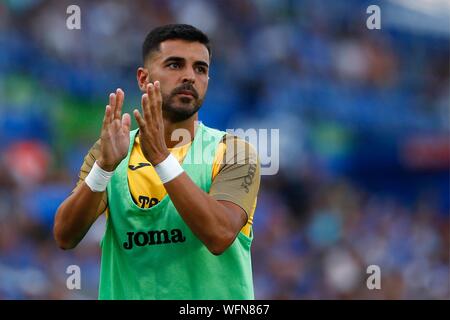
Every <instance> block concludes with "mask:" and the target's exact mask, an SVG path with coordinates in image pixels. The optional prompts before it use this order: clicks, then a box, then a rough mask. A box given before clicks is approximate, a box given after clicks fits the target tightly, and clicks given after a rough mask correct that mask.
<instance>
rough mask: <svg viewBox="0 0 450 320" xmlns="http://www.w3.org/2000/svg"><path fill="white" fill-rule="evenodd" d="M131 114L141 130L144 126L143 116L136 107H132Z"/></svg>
mask: <svg viewBox="0 0 450 320" xmlns="http://www.w3.org/2000/svg"><path fill="white" fill-rule="evenodd" d="M133 115H134V118H135V119H136V121H137V123H138V126H139V129H141V131H142V130H143V129H144V128H145V120H144V118H143V117H142V116H141V114H140V113H139V111H138V110H137V109H134V111H133Z"/></svg>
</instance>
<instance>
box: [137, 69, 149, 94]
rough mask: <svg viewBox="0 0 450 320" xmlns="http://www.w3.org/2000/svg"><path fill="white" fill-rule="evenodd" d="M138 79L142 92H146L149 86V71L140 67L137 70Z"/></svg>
mask: <svg viewBox="0 0 450 320" xmlns="http://www.w3.org/2000/svg"><path fill="white" fill-rule="evenodd" d="M136 79H137V82H138V86H139V89H141V91H142V92H146V88H147V84H148V82H149V76H148V70H147V69H146V68H142V67H139V68H138V69H137V74H136Z"/></svg>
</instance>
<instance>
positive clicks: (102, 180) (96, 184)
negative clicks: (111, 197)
mask: <svg viewBox="0 0 450 320" xmlns="http://www.w3.org/2000/svg"><path fill="white" fill-rule="evenodd" d="M113 175H114V171H106V170H104V169H102V168H100V166H99V165H98V163H97V161H96V162H94V165H93V166H92V169H91V171H89V174H88V175H87V177H86V179H84V182H85V183H86V185H87V186H88V187H89V189H91V191H92V192H103V191H105V190H106V187H107V185H108V183H109V181H110V180H111V177H112V176H113Z"/></svg>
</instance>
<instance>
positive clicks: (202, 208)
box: [164, 173, 244, 254]
mask: <svg viewBox="0 0 450 320" xmlns="http://www.w3.org/2000/svg"><path fill="white" fill-rule="evenodd" d="M164 187H165V188H166V190H167V193H168V194H169V196H170V199H171V200H172V202H173V204H174V205H175V208H176V209H177V211H178V213H179V214H180V215H181V217H182V218H183V220H184V221H185V222H186V224H187V225H188V226H189V228H190V229H191V230H192V232H193V233H194V234H195V235H196V236H197V237H198V238H199V239H200V240H201V241H202V242H203V243H204V244H205V246H206V247H207V248H208V249H209V250H210V251H211V252H212V253H214V254H220V253H222V252H223V251H224V250H225V249H226V248H227V247H228V246H229V245H230V244H231V243H232V242H233V241H234V239H235V238H236V235H237V233H238V232H239V230H240V229H241V228H242V226H243V224H244V222H243V219H242V216H240V215H236V214H233V212H230V209H229V208H227V207H226V206H225V205H224V204H222V203H220V202H219V201H217V200H215V199H214V198H213V197H211V196H210V195H209V194H207V193H205V192H204V191H203V190H202V189H200V188H199V187H198V186H197V185H196V184H195V183H194V182H193V181H192V180H191V178H189V176H188V175H187V174H186V173H182V174H181V175H179V176H178V177H177V178H175V179H173V180H172V181H170V182H167V183H166V184H164Z"/></svg>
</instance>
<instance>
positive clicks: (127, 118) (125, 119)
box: [122, 113, 131, 133]
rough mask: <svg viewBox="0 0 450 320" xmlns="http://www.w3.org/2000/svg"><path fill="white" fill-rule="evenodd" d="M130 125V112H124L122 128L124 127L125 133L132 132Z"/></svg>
mask: <svg viewBox="0 0 450 320" xmlns="http://www.w3.org/2000/svg"><path fill="white" fill-rule="evenodd" d="M130 126H131V118H130V115H129V114H128V113H124V114H123V115H122V128H123V130H124V132H125V133H129V132H130Z"/></svg>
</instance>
